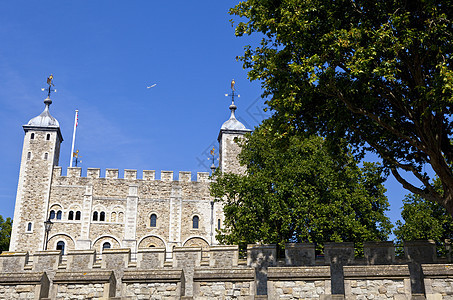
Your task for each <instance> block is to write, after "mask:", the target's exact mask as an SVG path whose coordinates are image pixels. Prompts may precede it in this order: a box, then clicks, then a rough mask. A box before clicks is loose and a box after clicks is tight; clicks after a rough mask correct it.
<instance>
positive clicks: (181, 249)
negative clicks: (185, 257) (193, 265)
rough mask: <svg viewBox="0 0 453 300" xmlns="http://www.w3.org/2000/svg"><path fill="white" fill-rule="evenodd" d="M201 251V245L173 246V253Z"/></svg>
mask: <svg viewBox="0 0 453 300" xmlns="http://www.w3.org/2000/svg"><path fill="white" fill-rule="evenodd" d="M198 251H201V247H196V246H193V247H175V248H173V253H174V252H198Z"/></svg>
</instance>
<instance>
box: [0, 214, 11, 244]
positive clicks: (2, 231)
mask: <svg viewBox="0 0 453 300" xmlns="http://www.w3.org/2000/svg"><path fill="white" fill-rule="evenodd" d="M12 226H13V221H12V220H11V218H6V221H5V219H3V216H1V215H0V251H8V249H9V241H10V239H11V229H12Z"/></svg>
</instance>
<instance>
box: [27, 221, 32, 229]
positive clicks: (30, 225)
mask: <svg viewBox="0 0 453 300" xmlns="http://www.w3.org/2000/svg"><path fill="white" fill-rule="evenodd" d="M32 226H33V224H32V223H31V222H28V225H27V231H31V228H32Z"/></svg>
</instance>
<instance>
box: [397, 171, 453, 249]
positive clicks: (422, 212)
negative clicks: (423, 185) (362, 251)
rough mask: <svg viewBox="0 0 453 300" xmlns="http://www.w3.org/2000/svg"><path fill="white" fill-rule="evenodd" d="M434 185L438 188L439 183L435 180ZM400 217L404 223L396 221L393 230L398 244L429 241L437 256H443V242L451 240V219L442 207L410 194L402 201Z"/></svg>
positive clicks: (452, 234)
mask: <svg viewBox="0 0 453 300" xmlns="http://www.w3.org/2000/svg"><path fill="white" fill-rule="evenodd" d="M434 185H435V186H439V187H440V182H439V181H438V180H437V182H435V183H434ZM401 216H402V218H403V220H404V223H402V222H401V221H397V222H396V226H397V228H395V230H394V234H395V236H396V238H397V242H398V243H399V244H401V243H402V241H414V240H426V239H431V240H434V241H435V242H436V244H437V250H438V252H439V254H445V240H446V239H452V238H453V218H452V216H451V215H450V214H449V213H448V212H447V210H446V209H445V208H444V207H442V206H441V205H439V204H438V203H435V202H430V201H426V200H425V199H423V198H422V197H420V196H419V195H414V194H411V195H408V196H406V198H405V199H404V200H403V211H402V212H401Z"/></svg>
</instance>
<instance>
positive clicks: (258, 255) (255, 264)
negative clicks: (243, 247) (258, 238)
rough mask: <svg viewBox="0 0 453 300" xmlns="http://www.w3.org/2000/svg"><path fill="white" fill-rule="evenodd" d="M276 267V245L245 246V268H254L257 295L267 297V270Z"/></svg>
mask: <svg viewBox="0 0 453 300" xmlns="http://www.w3.org/2000/svg"><path fill="white" fill-rule="evenodd" d="M276 265H277V247H276V245H247V266H249V267H252V268H255V276H256V294H257V295H267V269H268V268H269V267H274V266H276Z"/></svg>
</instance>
